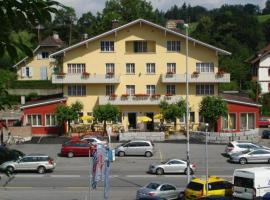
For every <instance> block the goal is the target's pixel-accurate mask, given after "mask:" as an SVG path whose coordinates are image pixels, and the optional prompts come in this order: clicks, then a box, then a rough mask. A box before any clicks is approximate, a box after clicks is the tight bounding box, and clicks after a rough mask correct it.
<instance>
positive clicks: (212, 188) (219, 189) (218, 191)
mask: <svg viewBox="0 0 270 200" xmlns="http://www.w3.org/2000/svg"><path fill="white" fill-rule="evenodd" d="M208 195H209V196H224V195H225V185H224V182H223V181H217V182H213V183H209V184H208Z"/></svg>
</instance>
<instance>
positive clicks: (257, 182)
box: [233, 167, 270, 199]
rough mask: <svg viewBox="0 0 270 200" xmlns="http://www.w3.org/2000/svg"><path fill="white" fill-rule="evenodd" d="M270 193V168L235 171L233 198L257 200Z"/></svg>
mask: <svg viewBox="0 0 270 200" xmlns="http://www.w3.org/2000/svg"><path fill="white" fill-rule="evenodd" d="M267 192H270V167H254V168H246V169H235V170H234V173H233V197H236V198H241V199H255V198H256V197H262V196H263V195H264V194H266V193H267Z"/></svg>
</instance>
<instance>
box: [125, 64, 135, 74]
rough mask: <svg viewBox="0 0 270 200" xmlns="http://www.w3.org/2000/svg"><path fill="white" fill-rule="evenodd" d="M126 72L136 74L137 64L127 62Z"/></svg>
mask: <svg viewBox="0 0 270 200" xmlns="http://www.w3.org/2000/svg"><path fill="white" fill-rule="evenodd" d="M126 73H127V74H135V64H134V63H127V64H126Z"/></svg>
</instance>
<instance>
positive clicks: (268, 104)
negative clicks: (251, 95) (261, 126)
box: [260, 93, 270, 116]
mask: <svg viewBox="0 0 270 200" xmlns="http://www.w3.org/2000/svg"><path fill="white" fill-rule="evenodd" d="M260 103H261V104H262V108H261V114H262V115H264V116H270V93H267V94H264V95H262V96H261V98H260Z"/></svg>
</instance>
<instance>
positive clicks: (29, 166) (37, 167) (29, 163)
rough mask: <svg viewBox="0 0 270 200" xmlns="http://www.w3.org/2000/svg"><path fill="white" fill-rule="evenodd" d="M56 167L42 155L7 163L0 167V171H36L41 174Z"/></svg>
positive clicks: (32, 155)
mask: <svg viewBox="0 0 270 200" xmlns="http://www.w3.org/2000/svg"><path fill="white" fill-rule="evenodd" d="M55 166H56V163H55V162H54V159H52V158H51V157H49V156H47V155H43V154H30V155H26V156H24V157H22V158H20V159H18V160H16V161H8V162H5V163H3V164H2V165H0V169H1V170H9V171H10V172H14V171H37V172H38V173H39V174H43V173H45V172H46V171H48V170H53V169H54V168H55Z"/></svg>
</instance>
